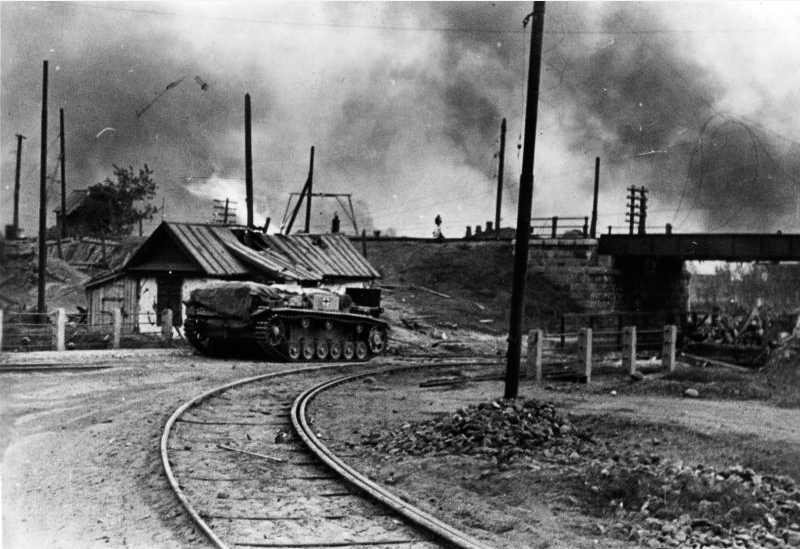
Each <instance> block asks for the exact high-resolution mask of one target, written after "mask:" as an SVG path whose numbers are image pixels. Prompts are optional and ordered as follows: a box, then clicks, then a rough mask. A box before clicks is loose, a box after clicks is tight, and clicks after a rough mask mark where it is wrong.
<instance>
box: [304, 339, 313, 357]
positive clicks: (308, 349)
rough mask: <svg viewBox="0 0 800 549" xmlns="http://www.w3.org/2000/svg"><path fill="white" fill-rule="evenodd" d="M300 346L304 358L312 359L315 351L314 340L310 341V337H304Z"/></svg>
mask: <svg viewBox="0 0 800 549" xmlns="http://www.w3.org/2000/svg"><path fill="white" fill-rule="evenodd" d="M302 347H303V358H304V359H306V360H313V359H314V353H315V349H314V342H313V341H311V340H310V339H305V340H303V343H302Z"/></svg>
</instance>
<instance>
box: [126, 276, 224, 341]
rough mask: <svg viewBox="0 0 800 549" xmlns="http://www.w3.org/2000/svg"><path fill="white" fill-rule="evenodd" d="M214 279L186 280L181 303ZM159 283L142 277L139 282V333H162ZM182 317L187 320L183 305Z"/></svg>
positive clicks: (153, 278) (152, 278) (182, 288)
mask: <svg viewBox="0 0 800 549" xmlns="http://www.w3.org/2000/svg"><path fill="white" fill-rule="evenodd" d="M213 280H215V279H213V278H185V279H183V284H182V285H181V301H182V302H184V301H186V300H187V299H189V294H190V293H191V291H192V290H194V289H195V288H197V287H199V286H202V285H203V284H205V283H207V282H211V281H213ZM157 300H158V283H157V282H156V279H155V277H142V278H141V279H140V281H139V311H140V312H141V314H140V315H139V331H140V332H142V333H149V332H160V331H161V326H159V325H158V321H157V315H158V312H157V303H156V301H157ZM181 317H182V318H186V305H181Z"/></svg>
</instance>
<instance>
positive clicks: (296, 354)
mask: <svg viewBox="0 0 800 549" xmlns="http://www.w3.org/2000/svg"><path fill="white" fill-rule="evenodd" d="M301 354H302V352H301V348H300V342H299V341H294V340H292V341H290V342H289V344H288V345H287V346H286V355H287V356H288V357H289V360H298V359H299V358H300V355H301Z"/></svg>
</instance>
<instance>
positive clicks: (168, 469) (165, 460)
mask: <svg viewBox="0 0 800 549" xmlns="http://www.w3.org/2000/svg"><path fill="white" fill-rule="evenodd" d="M340 367H341V364H326V365H322V366H312V367H308V368H292V369H291V370H281V371H280V372H271V373H269V374H261V375H257V376H252V377H247V378H244V379H239V380H237V381H233V382H231V383H226V384H225V385H220V386H218V387H214V388H213V389H209V390H208V391H206V392H205V393H202V394H200V395H198V396H196V397H194V398H193V399H191V400H189V401H187V402H184V403H183V404H182V405H181V406H179V407H178V409H177V410H175V411H174V412H173V413H172V415H171V416H170V417H169V419H168V420H167V423H166V424H165V425H164V432H163V434H162V435H161V465H162V466H163V467H164V473H165V474H166V476H167V481H168V482H169V485H170V487H171V488H172V491H173V492H175V496H176V497H177V498H178V501H180V503H181V505H183V508H184V509H185V510H186V512H187V513H189V517H190V518H191V519H192V522H194V524H195V525H196V526H197V527H198V528H200V530H201V531H202V532H203V533H204V534H205V535H206V537H208V539H209V540H211V542H212V543H213V544H214V545H215V546H216V547H218V548H219V549H229V547H228V545H226V544H225V542H223V541H222V540H221V539H219V537H218V536H217V535H216V534H215V533H214V530H213V529H212V528H211V526H209V525H208V523H207V522H206V521H205V520H203V518H202V517H201V516H200V514H199V513H198V512H197V510H196V509H195V508H194V506H193V505H192V504H191V503H190V502H189V498H188V497H186V493H185V492H184V491H183V489H182V488H181V487H180V484H179V483H178V481H177V479H176V478H175V474H174V473H173V472H172V466H171V465H170V463H169V455H168V453H167V443H168V442H169V435H170V432H171V431H172V428H173V426H174V425H175V422H176V421H177V420H178V418H179V417H181V416H182V415H183V414H184V412H186V411H187V410H189V409H190V408H192V407H194V406H197V405H198V404H200V403H201V402H203V401H204V400H206V399H208V398H210V397H212V396H214V395H216V394H217V393H221V392H223V391H226V390H228V389H230V388H232V387H238V386H240V385H246V384H248V383H253V382H256V381H260V380H262V379H268V378H271V377H281V376H286V375H291V374H297V373H303V372H313V371H318V370H324V369H328V368H331V369H332V368H340Z"/></svg>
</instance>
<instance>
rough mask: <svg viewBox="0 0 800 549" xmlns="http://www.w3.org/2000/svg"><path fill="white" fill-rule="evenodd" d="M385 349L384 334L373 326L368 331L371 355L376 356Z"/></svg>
mask: <svg viewBox="0 0 800 549" xmlns="http://www.w3.org/2000/svg"><path fill="white" fill-rule="evenodd" d="M385 348H386V333H385V332H384V331H383V330H381V329H380V328H378V327H377V326H373V327H372V329H371V330H370V331H369V349H370V351H372V353H373V354H378V353H380V352H382V351H383V350H384V349H385Z"/></svg>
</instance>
